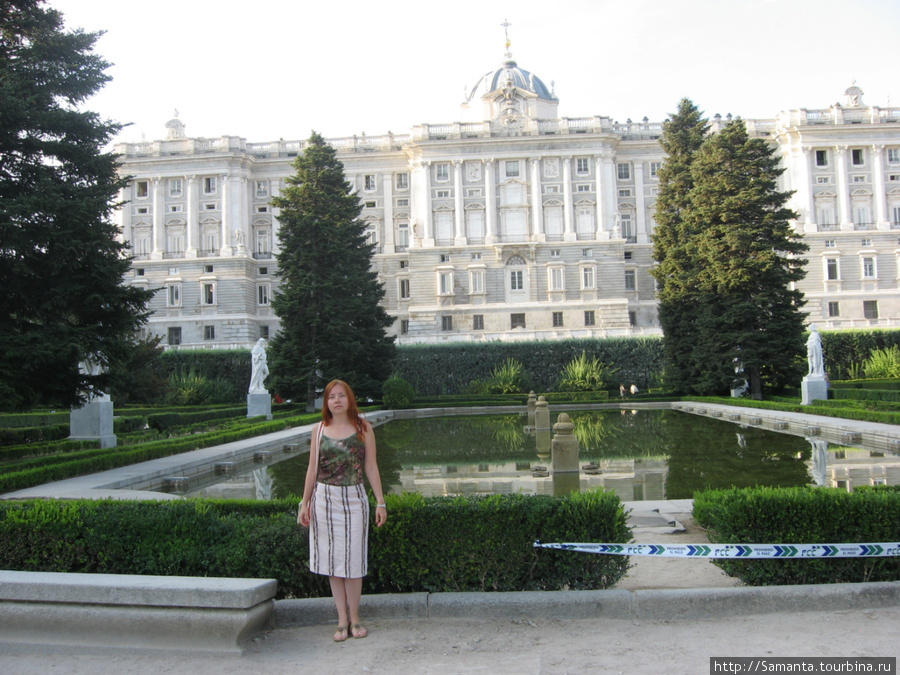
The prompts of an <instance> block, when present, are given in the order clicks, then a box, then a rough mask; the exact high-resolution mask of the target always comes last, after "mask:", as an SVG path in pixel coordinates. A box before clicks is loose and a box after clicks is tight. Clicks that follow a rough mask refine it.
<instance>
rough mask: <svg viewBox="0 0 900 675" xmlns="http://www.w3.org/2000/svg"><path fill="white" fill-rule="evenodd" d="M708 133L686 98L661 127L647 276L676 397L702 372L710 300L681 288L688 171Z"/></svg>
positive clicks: (686, 271)
mask: <svg viewBox="0 0 900 675" xmlns="http://www.w3.org/2000/svg"><path fill="white" fill-rule="evenodd" d="M708 129H709V125H708V124H707V120H706V119H704V118H703V116H702V113H701V112H700V111H699V109H698V108H697V106H696V105H694V103H693V102H692V101H691V100H690V99H687V98H684V99H682V100H681V101H680V102H679V105H678V112H677V113H675V114H673V115H671V116H670V118H669V119H668V120H666V121H665V122H664V123H663V135H662V138H661V139H660V145H661V146H662V148H663V150H665V152H666V160H665V162H664V163H663V165H662V167H661V168H660V170H659V174H658V177H659V195H658V197H657V200H656V214H655V221H656V228H655V229H654V233H653V258H654V260H656V262H657V266H656V267H655V268H653V269H652V270H651V274H652V275H653V276H654V277H655V278H656V284H657V300H658V309H657V311H658V314H659V322H660V326H661V327H662V330H663V336H664V338H663V350H664V353H665V356H666V371H665V382H666V385H667V386H669V387H671V388H672V389H674V390H675V391H678V392H682V393H691V392H692V391H693V383H695V382H696V380H697V379H698V377H699V376H700V373H701V371H702V368H703V364H702V358H698V356H697V351H698V343H697V335H696V324H697V322H698V321H699V320H700V317H701V315H702V314H703V313H705V312H707V311H709V310H710V308H711V307H712V306H713V304H714V303H713V302H712V299H711V298H705V299H704V300H703V301H702V302H698V301H697V298H696V296H695V295H694V294H693V293H688V292H686V289H685V283H686V282H687V281H688V280H689V279H691V277H692V274H693V271H692V270H693V261H692V256H693V252H692V245H691V236H692V234H693V233H692V232H690V231H689V230H688V229H687V228H688V225H687V224H686V223H685V222H684V219H683V212H684V210H685V209H686V208H687V207H688V205H689V203H690V194H691V189H692V188H693V185H694V180H693V177H692V175H691V165H692V163H693V161H694V157H695V155H696V153H697V151H698V150H699V149H700V146H701V145H702V144H703V141H704V138H705V137H706V132H707V131H708Z"/></svg>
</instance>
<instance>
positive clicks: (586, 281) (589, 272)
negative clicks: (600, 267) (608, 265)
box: [581, 267, 594, 290]
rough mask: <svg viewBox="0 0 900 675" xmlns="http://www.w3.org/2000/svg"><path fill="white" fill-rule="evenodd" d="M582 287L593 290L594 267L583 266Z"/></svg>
mask: <svg viewBox="0 0 900 675" xmlns="http://www.w3.org/2000/svg"><path fill="white" fill-rule="evenodd" d="M581 288H582V290H593V288H594V268H593V267H582V268H581Z"/></svg>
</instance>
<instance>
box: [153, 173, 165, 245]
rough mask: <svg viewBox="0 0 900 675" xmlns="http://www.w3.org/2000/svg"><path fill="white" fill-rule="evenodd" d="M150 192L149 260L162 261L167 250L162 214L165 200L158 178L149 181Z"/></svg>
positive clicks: (163, 214) (163, 216)
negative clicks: (151, 197)
mask: <svg viewBox="0 0 900 675" xmlns="http://www.w3.org/2000/svg"><path fill="white" fill-rule="evenodd" d="M150 183H151V188H150V189H151V190H152V191H153V192H152V194H153V214H152V217H153V220H152V223H153V225H152V227H153V233H152V234H151V235H150V238H151V239H152V240H153V241H152V246H153V248H152V250H151V252H150V258H151V259H152V260H162V259H163V253H164V252H165V251H166V249H167V246H166V244H167V242H166V221H165V218H166V214H165V213H164V212H163V209H164V208H165V199H164V197H163V194H162V187H161V184H162V181H161V180H160V178H159V177H156V178H153V179H152V180H151V181H150Z"/></svg>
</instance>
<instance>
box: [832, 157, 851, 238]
mask: <svg viewBox="0 0 900 675" xmlns="http://www.w3.org/2000/svg"><path fill="white" fill-rule="evenodd" d="M835 155H836V156H837V200H838V203H837V210H838V213H837V219H838V223H839V224H840V228H841V230H845V231H849V232H852V231H853V218H852V217H851V215H850V189H849V187H848V182H847V178H848V176H847V146H846V145H842V146H839V147H838V148H836V149H835Z"/></svg>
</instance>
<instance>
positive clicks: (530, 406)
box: [525, 391, 537, 429]
mask: <svg viewBox="0 0 900 675" xmlns="http://www.w3.org/2000/svg"><path fill="white" fill-rule="evenodd" d="M536 404H537V397H536V396H535V395H534V392H533V391H532V392H531V393H530V394H528V402H527V403H526V404H525V411H526V412H527V413H528V426H529V427H531V428H532V429H533V428H534V411H535V405H536Z"/></svg>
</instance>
